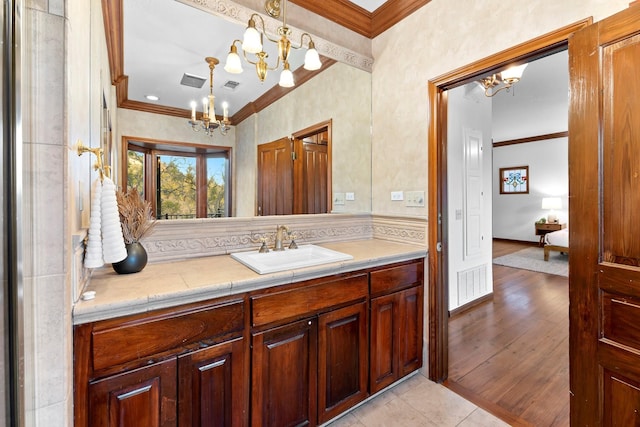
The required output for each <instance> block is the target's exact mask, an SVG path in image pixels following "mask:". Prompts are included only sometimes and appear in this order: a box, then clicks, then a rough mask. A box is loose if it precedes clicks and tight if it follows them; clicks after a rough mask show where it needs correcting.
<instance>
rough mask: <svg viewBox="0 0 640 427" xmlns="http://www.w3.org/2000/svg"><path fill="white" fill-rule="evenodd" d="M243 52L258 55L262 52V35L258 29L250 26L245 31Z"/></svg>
mask: <svg viewBox="0 0 640 427" xmlns="http://www.w3.org/2000/svg"><path fill="white" fill-rule="evenodd" d="M242 50H244V51H245V52H249V53H258V52H260V51H261V50H262V40H260V33H259V32H258V30H256V27H254V26H249V27H247V29H246V30H245V31H244V37H243V38H242Z"/></svg>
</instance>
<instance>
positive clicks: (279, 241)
mask: <svg viewBox="0 0 640 427" xmlns="http://www.w3.org/2000/svg"><path fill="white" fill-rule="evenodd" d="M283 233H286V234H283ZM288 234H289V229H288V228H287V226H286V225H279V226H278V228H277V229H276V243H275V244H274V245H273V250H274V251H284V246H282V240H283V239H286V238H287V236H288Z"/></svg>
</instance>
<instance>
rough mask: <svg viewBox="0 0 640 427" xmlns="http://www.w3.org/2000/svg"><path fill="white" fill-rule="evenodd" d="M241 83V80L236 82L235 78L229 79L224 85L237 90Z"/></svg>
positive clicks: (226, 87)
mask: <svg viewBox="0 0 640 427" xmlns="http://www.w3.org/2000/svg"><path fill="white" fill-rule="evenodd" d="M239 85H240V82H234V81H233V80H227V82H226V83H225V84H224V85H223V86H222V87H224V88H225V89H229V90H236V88H237V87H238V86H239Z"/></svg>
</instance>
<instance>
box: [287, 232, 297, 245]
mask: <svg viewBox="0 0 640 427" xmlns="http://www.w3.org/2000/svg"><path fill="white" fill-rule="evenodd" d="M296 237H297V236H296V233H289V238H290V239H291V243H289V249H298V244H297V243H296Z"/></svg>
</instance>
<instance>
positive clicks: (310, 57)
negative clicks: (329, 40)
mask: <svg viewBox="0 0 640 427" xmlns="http://www.w3.org/2000/svg"><path fill="white" fill-rule="evenodd" d="M321 66H322V63H321V62H320V55H318V51H317V50H315V48H309V49H308V50H307V53H305V54H304V69H305V70H309V71H315V70H319V69H320V67H321Z"/></svg>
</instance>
